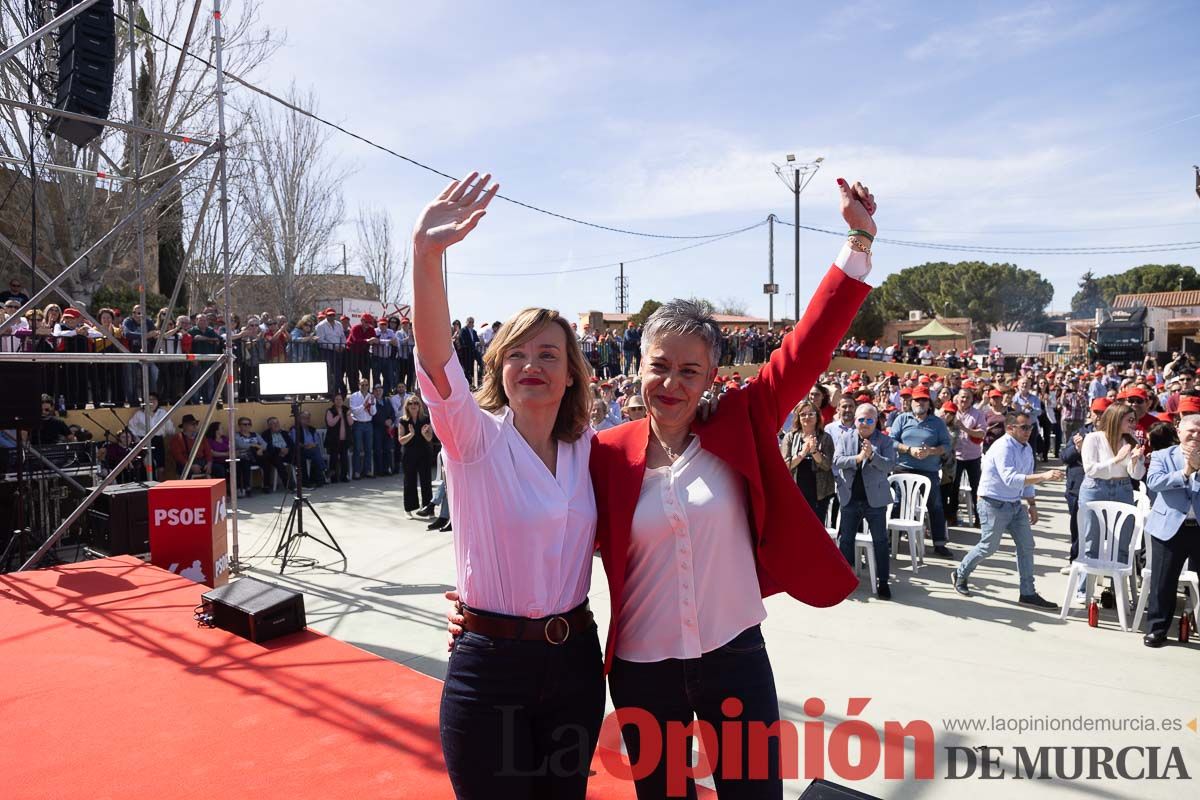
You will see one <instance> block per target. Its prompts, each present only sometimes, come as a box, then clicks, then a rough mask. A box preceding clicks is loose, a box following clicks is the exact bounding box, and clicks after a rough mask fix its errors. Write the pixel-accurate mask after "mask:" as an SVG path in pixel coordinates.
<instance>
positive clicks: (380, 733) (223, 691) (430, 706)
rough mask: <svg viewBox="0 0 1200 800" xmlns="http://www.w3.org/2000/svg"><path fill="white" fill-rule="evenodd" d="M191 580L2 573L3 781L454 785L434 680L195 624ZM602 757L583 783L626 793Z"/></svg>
mask: <svg viewBox="0 0 1200 800" xmlns="http://www.w3.org/2000/svg"><path fill="white" fill-rule="evenodd" d="M204 591H205V587H203V586H200V585H198V584H195V583H192V582H191V581H189V580H187V579H186V578H180V577H178V576H176V575H172V574H170V573H168V572H165V571H163V570H161V569H158V568H156V567H153V566H150V565H148V564H143V563H142V562H141V561H138V560H137V559H134V558H128V557H122V558H112V559H105V560H101V561H90V562H84V563H81V564H73V565H70V566H65V567H60V568H57V569H50V570H42V571H38V572H25V573H17V574H13V575H8V576H0V733H2V735H3V741H4V744H3V746H0V785H2V786H3V788H2V789H0V797H2V798H4V800H17V799H18V798H69V799H70V800H105V798H113V799H114V800H116V799H117V798H119V799H120V800H129V798H147V799H148V800H167V799H168V798H196V800H215V799H218V798H226V797H258V798H287V799H288V800H305V799H306V798H314V800H315V799H316V798H320V800H329V799H330V798H347V799H348V800H369V798H391V797H395V798H420V799H421V800H440V798H452V797H453V793H452V792H451V790H450V784H449V781H448V780H447V779H446V776H445V771H444V767H443V764H442V755H441V748H440V746H439V743H438V728H437V719H438V699H439V695H440V693H441V683H440V682H438V681H437V680H435V679H433V678H430V677H428V676H426V675H422V674H421V673H418V672H414V671H413V670H411V669H408V668H406V667H403V666H400V665H398V664H394V663H392V662H390V661H386V660H384V659H382V658H378V657H376V656H374V655H371V654H369V653H366V652H363V651H362V650H358V649H356V648H354V647H352V646H350V645H347V644H344V643H342V642H339V641H337V640H335V639H330V638H328V637H326V636H322V635H320V634H317V633H311V632H304V633H299V634H295V635H293V636H288V637H284V638H282V639H279V640H276V641H274V642H269V643H267V644H266V645H257V644H253V643H251V642H247V641H245V640H243V639H240V638H238V637H236V636H234V635H232V634H228V633H225V632H224V631H220V630H211V629H203V628H198V627H197V626H196V623H195V622H194V621H193V620H192V609H193V608H194V607H195V606H196V605H197V604H198V603H199V602H200V595H201V594H202V593H203V592H204ZM599 761H600V760H599V759H597V760H596V764H595V769H597V770H598V774H597V775H595V776H594V777H593V778H592V781H591V785H590V788H589V792H588V796H589V797H592V798H605V799H607V798H632V797H633V796H634V792H633V786H632V784H630V783H628V782H625V781H619V780H617V779H616V778H613V777H611V776H610V775H608V774H606V773H605V772H604V771H603V768H602V767H601V765H600V763H599ZM709 796H711V795H709Z"/></svg>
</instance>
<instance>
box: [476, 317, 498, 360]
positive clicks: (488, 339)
mask: <svg viewBox="0 0 1200 800" xmlns="http://www.w3.org/2000/svg"><path fill="white" fill-rule="evenodd" d="M499 324H500V323H496V325H497V326H498V325H499ZM495 337H496V327H494V326H492V325H484V326H483V330H482V331H480V332H479V341H480V342H481V343H482V344H483V352H485V353H486V352H487V349H488V345H489V344H491V343H492V339H494V338H495Z"/></svg>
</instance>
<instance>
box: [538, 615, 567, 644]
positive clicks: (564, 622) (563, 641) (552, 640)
mask: <svg viewBox="0 0 1200 800" xmlns="http://www.w3.org/2000/svg"><path fill="white" fill-rule="evenodd" d="M556 622H560V623H562V630H563V634H562V638H561V639H559V638H558V637H556V636H554V635H552V634H551V632H550V628H551V626H553V625H554V623H556ZM543 634H544V635H545V637H546V641H547V642H549V643H550V644H566V642H567V639H569V638H571V623H569V622H567V620H566V618H565V617H558V616H555V617H551V618H550V619H548V620H546V628H545V630H544V631H543Z"/></svg>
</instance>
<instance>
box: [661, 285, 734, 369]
mask: <svg viewBox="0 0 1200 800" xmlns="http://www.w3.org/2000/svg"><path fill="white" fill-rule="evenodd" d="M672 333H674V334H679V335H682V336H699V337H700V338H701V339H702V340H703V341H704V344H705V346H706V347H708V351H709V357H710V358H711V359H712V363H711V364H710V365H709V366H712V367H715V366H717V365H719V364H720V363H721V339H722V337H721V329H720V328H719V327H718V326H717V321H716V320H715V319H713V318H712V315H711V314H709V313H708V311H706V310H705V308H704V306H702V305H700V304H699V303H697V302H696V301H694V300H679V299H675V300H668V301H667V302H665V303H663V304H662V305H661V306H659V307H658V308H657V309H655V311H654V313H653V314H651V315H650V317H649V318H648V319H647V320H646V325H645V327H643V328H642V356H643V357H644V356H645V355H646V353H647V351H648V350H649V349H650V346H651V345H652V344H654V342H655V341H657V340H658V338H659V337H660V336H663V335H664V334H672Z"/></svg>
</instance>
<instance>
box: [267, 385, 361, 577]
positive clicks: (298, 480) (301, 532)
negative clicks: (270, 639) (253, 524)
mask: <svg viewBox="0 0 1200 800" xmlns="http://www.w3.org/2000/svg"><path fill="white" fill-rule="evenodd" d="M292 420H293V421H294V427H293V428H292V430H294V431H295V432H296V436H297V438H299V439H300V441H298V442H292V470H293V473H294V475H295V479H294V483H295V490H296V493H295V495H294V496H293V497H292V510H291V511H290V512H289V513H288V518H287V524H286V525H284V526H283V533H281V534H280V536H279V546H278V547H276V548H275V558H277V559H279V574H280V575H282V574H283V571H284V569H286V568H287V566H288V564H289V563H291V564H293V565H296V566H310V567H311V566H316V560H315V559H311V558H298V557H297V556H295V555H293V550H294V549H295V548H299V546H300V542H301V541H302V540H303V539H312V540H313V541H314V542H316V543H317V544H320V545H323V546H325V547H328V548H329V549H330V550H334V551H336V552H337V553H339V554H340V555H341V557H342V560H343V561H345V560H346V554H345V552H343V551H342V548H341V547H340V546H339V545H338V543H337V539H335V538H333V534H332V533H330V532H329V527H328V526H327V525H326V524H325V520H323V519H321V515H320V514H318V513H317V510H316V509H315V508H313V507H312V503H310V502H309V501H308V498H307V497H305V496H304V468H303V463H304V461H303V459H301V458H300V449H301V444H302V443H303V440H304V428H302V427H301V423H300V401H299V400H293V401H292ZM285 502H286V501H285ZM305 508H307V509H308V510H309V511H311V512H312V515H313V516H314V517H316V519H317V522H318V523H320V525H321V529H322V530H323V531H325V536H327V537H328V541H327V540H326V539H323V538H321V536H319V535H315V534H312V533H309V532H308V531H307V530H305V528H304V509H305Z"/></svg>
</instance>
